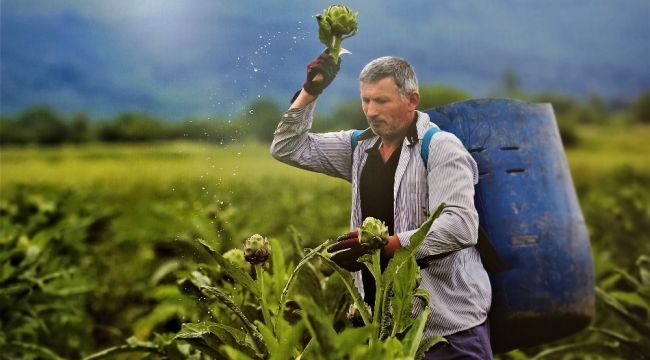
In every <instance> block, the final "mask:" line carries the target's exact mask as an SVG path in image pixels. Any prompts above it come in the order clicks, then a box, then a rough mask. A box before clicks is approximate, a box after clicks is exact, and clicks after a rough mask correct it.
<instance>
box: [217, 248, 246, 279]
mask: <svg viewBox="0 0 650 360" xmlns="http://www.w3.org/2000/svg"><path fill="white" fill-rule="evenodd" d="M223 258H224V259H226V260H228V261H230V263H231V264H233V265H235V266H236V267H238V268H240V269H242V270H244V271H246V272H247V273H249V274H250V273H251V272H252V271H251V264H249V263H248V262H247V261H246V259H245V258H244V251H242V249H230V250H228V251H226V252H225V253H224V254H223Z"/></svg>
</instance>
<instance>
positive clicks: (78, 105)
mask: <svg viewBox="0 0 650 360" xmlns="http://www.w3.org/2000/svg"><path fill="white" fill-rule="evenodd" d="M0 4H1V9H0V17H1V22H0V37H1V43H0V50H1V51H0V87H1V93H0V95H1V99H0V100H1V101H0V111H1V112H2V114H15V113H17V112H19V111H21V110H22V109H24V108H25V107H27V106H30V105H33V104H48V105H50V106H53V107H54V108H55V109H57V110H59V111H61V112H63V113H66V114H71V113H75V112H81V111H83V112H87V113H89V114H91V115H93V116H95V117H110V116H114V115H115V114H118V113H120V112H123V111H142V112H150V113H153V114H154V115H157V116H161V117H164V118H168V119H172V120H173V119H183V118H186V117H193V116H202V117H206V116H207V117H211V116H214V117H222V118H223V117H237V116H240V115H241V114H242V113H245V112H246V108H247V106H249V104H250V102H251V101H255V100H256V99H268V100H272V101H275V102H278V103H284V102H286V101H288V100H287V99H288V98H290V96H291V95H292V94H293V92H294V91H295V90H296V89H298V88H299V87H300V85H301V84H302V82H303V80H304V68H305V65H306V64H307V63H308V62H309V61H310V60H311V59H312V58H313V57H315V56H316V55H318V53H319V52H320V51H322V49H323V46H322V45H321V44H320V43H319V42H318V37H317V26H316V22H315V19H314V15H316V14H317V13H319V12H321V11H322V9H323V8H325V7H327V6H328V5H330V4H331V2H327V1H294V0H276V1H252V0H240V1H236V2H232V1H225V0H184V1H173V0H140V1H126V0H112V1H97V0H85V1H73V0H50V1H46V0H3V1H2V2H1V3H0ZM346 4H348V5H349V6H351V7H352V8H353V9H354V10H356V11H358V12H359V32H358V34H357V35H355V36H354V37H353V38H350V39H348V40H346V41H345V42H344V47H346V48H348V49H349V50H350V51H351V52H352V54H351V55H345V56H344V58H343V63H342V69H341V72H340V74H339V76H338V77H337V79H336V80H335V82H334V84H333V85H332V86H331V88H330V89H328V92H327V94H326V96H323V97H322V98H323V99H322V100H320V102H321V103H322V106H323V107H326V108H327V107H331V106H332V105H333V104H336V103H338V102H340V101H343V100H348V99H356V97H357V96H358V82H357V76H358V72H359V71H360V69H361V68H362V67H363V65H364V64H365V63H367V62H368V61H369V60H371V59H372V58H374V57H377V56H381V55H389V54H390V55H398V56H403V57H405V58H407V59H408V60H409V61H411V62H412V64H413V65H414V67H415V68H416V71H417V72H418V75H419V77H420V82H421V83H426V84H429V83H432V84H444V85H447V86H453V87H457V88H461V89H464V90H466V91H468V92H469V93H470V94H471V95H472V96H474V97H485V96H492V95H493V94H495V93H496V91H497V90H498V88H499V86H500V82H501V81H502V78H503V74H504V72H506V71H508V70H512V71H514V72H515V73H516V74H517V75H518V77H519V79H520V83H521V85H522V87H523V88H524V89H525V90H527V91H529V92H538V91H555V92H560V93H565V94H569V95H572V96H578V97H586V96H589V95H590V94H598V95H600V96H603V97H604V98H606V99H608V100H612V101H613V100H617V99H634V98H635V97H636V96H638V95H640V94H641V93H642V92H643V91H646V90H648V89H649V88H650V1H648V0H574V1H570V2H567V1H560V0H545V1H531V0H498V1H497V0H495V1H482V0H438V1H425V0H407V1H402V2H395V1H387V0H377V1H369V0H352V1H348V2H347V3H346Z"/></svg>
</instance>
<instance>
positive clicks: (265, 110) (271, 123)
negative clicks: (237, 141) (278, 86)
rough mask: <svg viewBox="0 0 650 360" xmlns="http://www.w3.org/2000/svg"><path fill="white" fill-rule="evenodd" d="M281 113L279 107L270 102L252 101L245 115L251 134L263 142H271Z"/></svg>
mask: <svg viewBox="0 0 650 360" xmlns="http://www.w3.org/2000/svg"><path fill="white" fill-rule="evenodd" d="M281 116H282V111H281V110H280V107H279V106H278V105H277V104H276V103H274V102H273V101H270V100H264V99H260V100H255V101H253V102H252V103H251V104H250V106H249V110H248V114H247V115H246V120H248V122H249V124H250V126H251V133H252V134H253V135H254V136H255V137H256V138H257V139H259V140H261V141H263V142H270V141H271V140H273V132H275V128H276V127H277V126H278V122H279V121H280V117H281Z"/></svg>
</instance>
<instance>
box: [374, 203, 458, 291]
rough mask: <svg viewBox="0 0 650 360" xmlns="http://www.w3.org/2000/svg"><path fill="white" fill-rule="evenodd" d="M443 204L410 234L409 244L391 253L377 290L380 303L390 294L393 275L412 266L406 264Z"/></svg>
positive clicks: (443, 206) (411, 260)
mask: <svg viewBox="0 0 650 360" xmlns="http://www.w3.org/2000/svg"><path fill="white" fill-rule="evenodd" d="M445 206H446V205H445V204H444V203H442V204H440V206H438V208H437V209H436V211H434V212H433V214H431V216H430V217H429V219H427V221H425V222H424V224H422V225H421V226H420V228H419V229H418V230H417V231H416V232H415V234H413V235H412V236H411V240H410V243H409V245H408V246H405V247H403V248H400V249H399V250H398V251H397V252H396V253H395V255H393V258H392V259H390V261H389V262H388V266H387V267H386V269H385V270H384V273H383V275H382V283H383V284H382V286H383V287H382V289H383V291H382V292H381V293H380V292H379V291H378V293H377V294H378V295H379V294H381V298H382V300H381V301H382V303H383V302H385V301H386V299H388V297H389V296H390V292H389V291H390V289H391V288H392V286H393V283H394V280H395V276H396V275H397V274H398V272H399V271H400V270H401V268H402V267H404V266H412V265H407V264H409V263H411V262H413V261H414V259H415V253H416V252H417V250H418V249H419V248H420V246H421V245H422V242H423V241H424V239H425V238H426V235H427V233H428V232H429V229H430V228H431V224H433V221H434V220H435V219H436V218H438V216H440V214H441V213H442V210H443V209H444V208H445ZM418 271H419V270H418ZM406 275H408V273H406V274H404V276H406ZM414 276H415V275H414Z"/></svg>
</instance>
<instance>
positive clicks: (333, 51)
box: [316, 5, 358, 63]
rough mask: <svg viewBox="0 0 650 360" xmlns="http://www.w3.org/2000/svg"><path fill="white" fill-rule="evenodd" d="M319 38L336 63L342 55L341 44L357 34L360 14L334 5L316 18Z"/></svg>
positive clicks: (345, 7) (343, 6)
mask: <svg viewBox="0 0 650 360" xmlns="http://www.w3.org/2000/svg"><path fill="white" fill-rule="evenodd" d="M316 21H317V22H318V38H319V39H320V42H322V43H323V44H324V45H325V46H327V50H328V52H329V54H330V55H331V56H332V58H333V59H334V61H335V62H337V63H338V61H339V55H340V53H341V42H343V39H347V38H349V37H350V36H352V35H354V34H356V33H357V27H358V13H356V12H354V11H352V9H350V8H349V7H347V6H345V5H332V6H330V7H328V8H327V9H325V10H323V14H322V15H317V16H316Z"/></svg>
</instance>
